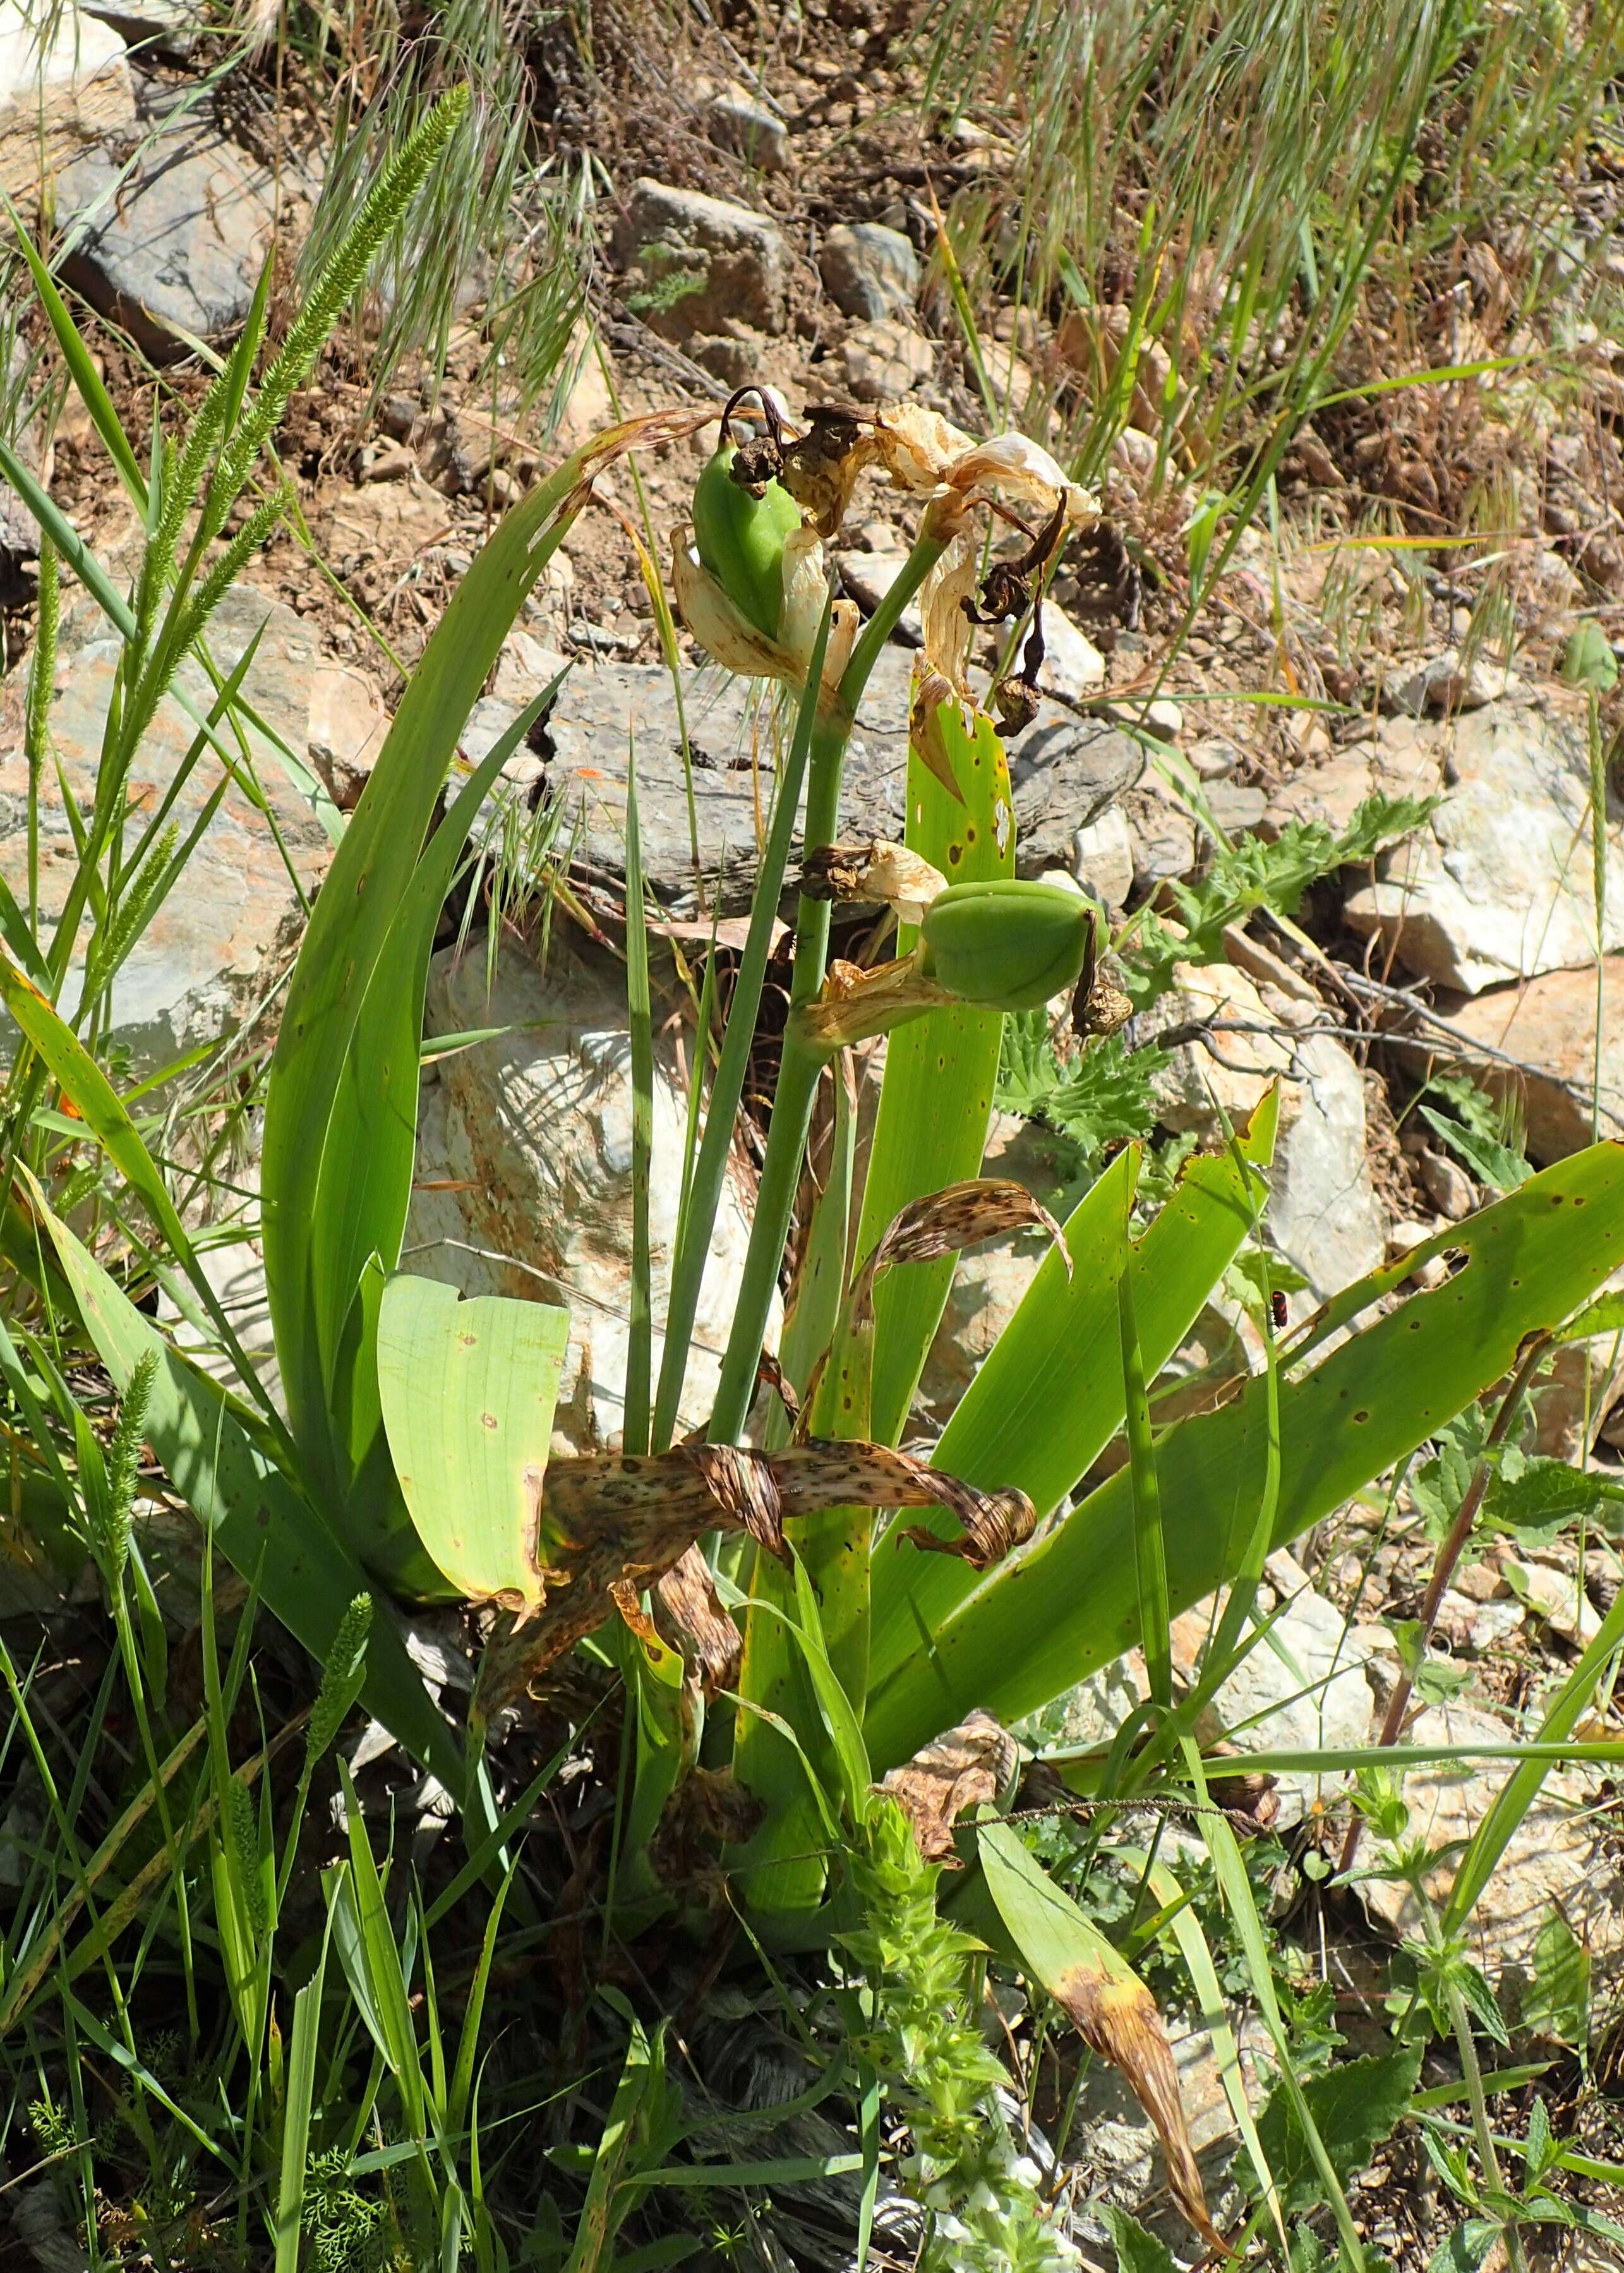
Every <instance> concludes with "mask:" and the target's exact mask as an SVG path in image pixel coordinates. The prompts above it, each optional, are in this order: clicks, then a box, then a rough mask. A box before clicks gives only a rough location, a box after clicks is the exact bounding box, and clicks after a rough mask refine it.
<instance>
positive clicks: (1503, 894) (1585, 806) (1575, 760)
mask: <svg viewBox="0 0 1624 2273" xmlns="http://www.w3.org/2000/svg"><path fill="white" fill-rule="evenodd" d="M1434 731H1437V730H1434ZM1442 731H1443V732H1444V735H1445V737H1446V739H1445V741H1444V743H1443V749H1444V754H1445V759H1446V763H1447V766H1448V781H1449V784H1450V792H1449V794H1448V798H1447V799H1446V801H1445V802H1444V804H1442V805H1441V806H1440V807H1439V809H1438V810H1437V812H1436V813H1434V814H1433V817H1432V819H1431V821H1429V822H1428V823H1427V825H1426V828H1425V829H1422V830H1420V831H1419V832H1418V834H1417V836H1414V837H1413V838H1411V840H1410V841H1409V842H1408V843H1406V844H1401V845H1398V846H1396V847H1395V848H1394V849H1393V851H1390V852H1386V853H1384V854H1383V855H1382V856H1381V860H1380V861H1379V862H1378V864H1377V881H1375V882H1374V883H1373V884H1369V885H1366V886H1365V887H1364V888H1363V889H1360V890H1358V891H1356V892H1354V893H1352V894H1351V895H1350V896H1349V898H1348V901H1347V903H1346V914H1347V918H1348V921H1349V922H1350V924H1351V926H1353V928H1354V930H1356V931H1358V932H1359V933H1361V934H1365V935H1366V936H1369V935H1372V934H1380V936H1381V939H1382V940H1383V941H1384V943H1385V944H1386V946H1387V947H1388V949H1390V950H1391V952H1392V954H1393V955H1394V956H1396V959H1397V960H1398V962H1399V963H1401V964H1403V967H1404V968H1405V969H1406V970H1407V971H1412V972H1413V973H1414V974H1415V975H1416V976H1417V977H1418V978H1422V979H1433V980H1434V981H1436V983H1437V984H1438V985H1440V986H1452V987H1455V988H1457V989H1458V990H1459V991H1460V992H1461V993H1462V994H1480V993H1481V992H1482V991H1483V989H1484V988H1485V987H1486V986H1495V985H1497V984H1499V983H1500V982H1501V981H1502V980H1505V979H1532V978H1534V977H1536V976H1537V975H1538V973H1540V972H1541V971H1564V970H1574V969H1581V968H1583V966H1585V965H1586V964H1589V963H1590V959H1591V957H1592V956H1593V955H1594V953H1595V948H1596V920H1595V911H1594V907H1593V904H1592V895H1591V881H1590V849H1589V841H1588V840H1589V830H1590V810H1589V808H1590V756H1589V750H1588V746H1587V741H1586V731H1587V730H1586V725H1585V720H1584V715H1583V709H1582V707H1581V706H1580V705H1578V704H1577V703H1566V702H1564V701H1562V699H1561V698H1560V697H1559V696H1557V695H1555V694H1553V695H1552V696H1551V698H1550V702H1549V707H1548V708H1545V709H1538V708H1536V707H1535V706H1534V705H1532V704H1531V703H1526V702H1521V703H1519V702H1493V703H1491V704H1489V705H1488V706H1487V707H1486V709H1481V710H1477V711H1474V712H1472V713H1471V715H1470V716H1466V717H1463V718H1461V719H1459V720H1458V721H1456V723H1455V724H1454V725H1453V726H1452V727H1451V728H1448V729H1445V730H1442ZM1606 833H1607V851H1606V870H1607V910H1606V919H1605V926H1604V936H1603V941H1602V944H1603V947H1604V948H1605V949H1606V950H1607V951H1609V952H1613V951H1615V950H1617V949H1620V948H1624V813H1621V812H1620V806H1619V805H1618V803H1617V801H1616V799H1610V800H1609V805H1608V820H1607V832H1606Z"/></svg>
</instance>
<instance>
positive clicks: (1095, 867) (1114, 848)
mask: <svg viewBox="0 0 1624 2273" xmlns="http://www.w3.org/2000/svg"><path fill="white" fill-rule="evenodd" d="M1072 874H1073V875H1074V876H1075V877H1076V879H1077V881H1078V882H1079V883H1080V884H1086V885H1088V887H1089V889H1090V890H1091V891H1094V892H1096V893H1097V894H1098V895H1099V896H1100V898H1101V899H1102V900H1104V903H1105V905H1106V906H1107V907H1108V908H1109V909H1110V910H1111V912H1112V913H1113V914H1118V913H1119V912H1120V911H1121V910H1122V909H1124V908H1125V907H1126V905H1127V901H1128V895H1129V893H1130V892H1131V891H1132V890H1133V889H1134V830H1133V826H1132V824H1131V823H1130V821H1129V820H1128V817H1127V815H1126V813H1124V812H1123V810H1122V807H1121V806H1119V805H1113V806H1110V807H1109V809H1108V810H1107V811H1106V812H1104V813H1103V814H1101V815H1100V817H1099V819H1098V820H1097V821H1089V824H1088V825H1087V827H1086V828H1083V829H1078V831H1077V832H1076V834H1075V836H1074V837H1073V839H1072Z"/></svg>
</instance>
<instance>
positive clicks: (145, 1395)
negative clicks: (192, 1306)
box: [96, 1350, 158, 1587]
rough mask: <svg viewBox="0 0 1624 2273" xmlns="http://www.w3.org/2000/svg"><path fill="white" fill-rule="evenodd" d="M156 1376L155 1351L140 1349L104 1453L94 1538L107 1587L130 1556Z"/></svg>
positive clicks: (115, 1581)
mask: <svg viewBox="0 0 1624 2273" xmlns="http://www.w3.org/2000/svg"><path fill="white" fill-rule="evenodd" d="M157 1377H158V1354H157V1352H156V1351H155V1350H146V1351H145V1352H143V1354H142V1355H141V1358H140V1360H139V1362H138V1364H137V1366H136V1369H135V1370H134V1372H133V1373H132V1374H131V1377H130V1386H129V1388H128V1389H127V1390H126V1391H125V1392H124V1399H123V1404H122V1405H121V1406H120V1407H119V1409H118V1420H117V1422H116V1425H115V1427H114V1429H113V1437H112V1442H111V1443H110V1444H109V1446H108V1456H107V1509H106V1514H105V1517H104V1519H103V1527H102V1532H101V1537H100V1539H98V1540H97V1542H96V1546H97V1549H98V1550H99V1554H100V1559H101V1565H102V1568H103V1570H104V1572H105V1573H106V1575H107V1580H108V1584H109V1587H116V1585H117V1583H118V1580H119V1579H121V1578H122V1576H123V1569H124V1565H125V1564H126V1563H127V1562H128V1561H129V1559H130V1532H131V1520H132V1514H133V1510H134V1507H135V1495H136V1487H137V1485H138V1482H139V1481H140V1471H141V1445H142V1443H143V1441H144V1440H145V1437H146V1408H147V1407H148V1406H149V1405H150V1404H151V1402H152V1395H153V1383H154V1381H156V1379H157Z"/></svg>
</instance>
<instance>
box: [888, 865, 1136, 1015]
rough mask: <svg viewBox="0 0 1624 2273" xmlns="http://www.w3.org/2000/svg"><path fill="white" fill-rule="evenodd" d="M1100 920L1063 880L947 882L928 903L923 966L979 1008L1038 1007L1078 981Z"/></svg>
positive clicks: (922, 939) (929, 975)
mask: <svg viewBox="0 0 1624 2273" xmlns="http://www.w3.org/2000/svg"><path fill="white" fill-rule="evenodd" d="M1095 922H1096V916H1095V911H1094V910H1093V908H1092V907H1090V905H1089V903H1088V901H1087V900H1085V899H1083V898H1082V897H1081V896H1080V895H1079V894H1078V893H1076V892H1068V891H1066V890H1065V889H1063V887H1061V886H1060V885H1059V884H1030V883H1019V882H1016V881H1014V880H1013V879H1008V880H1004V881H999V882H996V883H990V884H950V885H949V886H948V888H947V890H946V891H945V892H942V893H939V895H938V896H937V897H936V898H935V899H934V900H932V903H931V904H930V906H929V907H928V908H927V909H926V910H925V915H924V924H923V925H922V926H921V927H920V935H919V936H920V944H921V947H922V948H923V949H924V960H923V965H922V968H923V972H924V976H925V977H926V978H929V979H935V980H936V982H937V984H938V985H939V986H945V987H946V988H947V991H948V993H949V994H956V995H957V996H958V998H959V1000H960V1001H962V1002H971V1003H974V1004H975V1005H976V1006H977V1009H986V1010H1036V1009H1038V1008H1040V1006H1041V1005H1042V1004H1044V1002H1047V1001H1051V1000H1052V998H1053V997H1054V996H1055V995H1057V994H1064V993H1065V992H1066V989H1067V988H1068V987H1071V986H1075V985H1076V983H1077V980H1078V979H1079V977H1080V976H1081V971H1082V966H1083V963H1084V960H1085V958H1086V957H1087V955H1088V951H1089V941H1090V939H1091V938H1092V936H1093V933H1094V926H1095Z"/></svg>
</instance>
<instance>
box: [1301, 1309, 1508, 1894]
mask: <svg viewBox="0 0 1624 2273" xmlns="http://www.w3.org/2000/svg"><path fill="white" fill-rule="evenodd" d="M1550 1343H1551V1337H1550V1335H1549V1334H1548V1333H1541V1334H1534V1335H1531V1336H1530V1339H1529V1341H1528V1343H1527V1346H1526V1347H1525V1348H1524V1350H1523V1355H1522V1357H1521V1358H1520V1359H1519V1361H1518V1362H1517V1369H1516V1371H1515V1373H1514V1374H1513V1375H1512V1377H1511V1384H1510V1386H1509V1388H1508V1390H1507V1392H1506V1393H1505V1395H1504V1397H1502V1398H1501V1402H1500V1410H1499V1412H1498V1413H1497V1414H1495V1415H1494V1425H1493V1428H1492V1429H1490V1430H1489V1433H1488V1439H1487V1442H1486V1444H1485V1445H1484V1447H1483V1450H1482V1452H1480V1453H1479V1454H1478V1464H1477V1466H1476V1467H1474V1468H1473V1470H1472V1472H1471V1482H1470V1483H1469V1484H1468V1485H1467V1487H1466V1490H1465V1493H1464V1496H1463V1498H1462V1500H1461V1504H1460V1510H1459V1512H1458V1513H1457V1514H1456V1519H1455V1521H1454V1523H1453V1524H1452V1525H1451V1526H1450V1527H1449V1534H1448V1538H1447V1539H1445V1540H1444V1542H1442V1544H1441V1546H1440V1548H1439V1549H1438V1552H1437V1554H1436V1555H1435V1556H1434V1557H1433V1575H1432V1578H1431V1579H1430V1580H1429V1581H1428V1582H1427V1588H1426V1594H1425V1595H1424V1596H1423V1598H1422V1602H1421V1616H1420V1618H1419V1620H1418V1626H1419V1632H1418V1634H1417V1636H1416V1639H1415V1645H1414V1654H1413V1661H1412V1662H1413V1663H1414V1664H1415V1665H1416V1666H1417V1667H1418V1666H1419V1665H1420V1662H1421V1661H1422V1659H1423V1658H1424V1657H1425V1656H1426V1651H1427V1647H1428V1645H1429V1644H1430V1642H1431V1640H1432V1638H1433V1626H1434V1625H1435V1624H1437V1622H1438V1608H1439V1604H1440V1603H1441V1602H1442V1600H1443V1597H1444V1592H1445V1589H1446V1588H1447V1587H1448V1584H1449V1581H1450V1579H1452V1578H1453V1577H1454V1576H1455V1566H1456V1564H1457V1563H1458V1562H1459V1561H1460V1559H1461V1557H1462V1555H1463V1553H1464V1552H1465V1548H1466V1542H1467V1541H1468V1540H1469V1539H1470V1538H1471V1527H1472V1525H1473V1524H1474V1523H1475V1522H1476V1521H1477V1519H1478V1509H1479V1508H1480V1507H1481V1506H1482V1504H1483V1495H1484V1493H1485V1492H1486V1490H1487V1489H1488V1486H1489V1478H1490V1476H1491V1475H1492V1474H1493V1471H1494V1456H1495V1454H1496V1453H1497V1452H1499V1450H1500V1448H1501V1445H1502V1444H1504V1443H1505V1441H1506V1437H1507V1436H1508V1433H1509V1431H1510V1428H1511V1424H1512V1422H1513V1421H1515V1418H1516V1414H1517V1407H1519V1406H1520V1405H1521V1403H1522V1401H1523V1391H1524V1390H1525V1389H1526V1388H1527V1387H1528V1384H1529V1382H1530V1380H1531V1378H1532V1377H1533V1372H1534V1368H1535V1367H1536V1366H1537V1365H1538V1362H1539V1361H1540V1359H1541V1358H1542V1357H1543V1356H1544V1355H1545V1352H1546V1350H1547V1349H1548V1348H1549V1347H1550ZM1414 1687H1415V1675H1414V1674H1413V1673H1412V1672H1411V1671H1410V1670H1408V1669H1405V1670H1403V1671H1402V1672H1401V1673H1400V1675H1399V1677H1398V1681H1397V1684H1396V1687H1395V1689H1394V1691H1393V1694H1392V1696H1391V1697H1390V1698H1389V1699H1388V1709H1387V1715H1386V1718H1385V1719H1384V1720H1383V1722H1382V1723H1381V1735H1380V1736H1379V1737H1377V1739H1376V1743H1377V1744H1378V1746H1379V1747H1380V1748H1381V1750H1383V1751H1385V1750H1386V1749H1387V1747H1388V1745H1390V1744H1396V1743H1397V1742H1398V1739H1399V1736H1400V1734H1401V1732H1402V1731H1403V1725H1404V1715H1405V1714H1406V1713H1407V1712H1408V1711H1409V1709H1410V1699H1411V1693H1412V1692H1413V1690H1414ZM1364 1824H1365V1819H1364V1818H1363V1816H1361V1815H1359V1814H1358V1813H1357V1812H1356V1813H1355V1815H1354V1817H1353V1819H1352V1821H1351V1823H1350V1824H1349V1826H1348V1834H1347V1837H1346V1838H1345V1839H1344V1840H1343V1845H1342V1861H1341V1863H1340V1864H1338V1866H1337V1868H1338V1872H1339V1873H1340V1875H1342V1876H1343V1877H1344V1878H1345V1877H1346V1876H1347V1874H1348V1872H1350V1871H1351V1869H1352V1868H1353V1865H1354V1863H1355V1861H1356V1859H1357V1858H1358V1851H1359V1834H1360V1833H1361V1832H1362V1830H1363V1829H1364Z"/></svg>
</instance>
